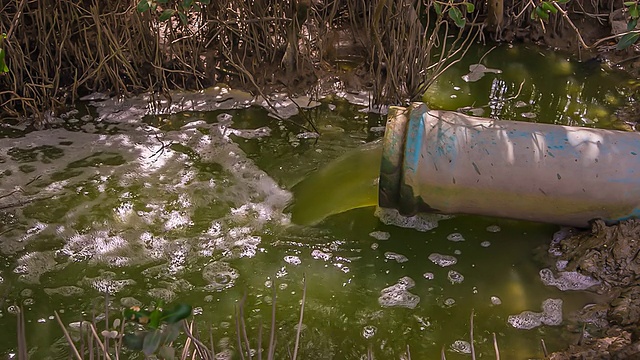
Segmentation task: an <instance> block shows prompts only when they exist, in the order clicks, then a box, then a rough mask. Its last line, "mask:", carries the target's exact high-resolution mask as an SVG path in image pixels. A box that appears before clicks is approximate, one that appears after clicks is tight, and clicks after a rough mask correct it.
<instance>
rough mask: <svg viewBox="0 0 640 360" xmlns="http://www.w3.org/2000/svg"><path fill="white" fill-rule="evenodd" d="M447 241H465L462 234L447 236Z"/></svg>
mask: <svg viewBox="0 0 640 360" xmlns="http://www.w3.org/2000/svg"><path fill="white" fill-rule="evenodd" d="M447 240H449V241H453V242H460V241H464V236H462V234H460V233H451V234H449V235H447Z"/></svg>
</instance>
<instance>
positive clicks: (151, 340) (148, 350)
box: [142, 329, 162, 356]
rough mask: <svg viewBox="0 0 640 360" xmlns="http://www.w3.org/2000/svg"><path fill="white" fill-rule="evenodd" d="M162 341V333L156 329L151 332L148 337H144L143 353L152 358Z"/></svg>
mask: <svg viewBox="0 0 640 360" xmlns="http://www.w3.org/2000/svg"><path fill="white" fill-rule="evenodd" d="M161 340H162V331H160V330H158V329H155V330H152V331H150V332H149V333H148V334H147V336H145V337H144V341H143V342H142V352H143V353H144V354H145V355H147V356H151V355H152V354H153V353H155V352H156V350H158V347H160V341H161Z"/></svg>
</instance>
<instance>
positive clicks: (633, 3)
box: [623, 1, 636, 6]
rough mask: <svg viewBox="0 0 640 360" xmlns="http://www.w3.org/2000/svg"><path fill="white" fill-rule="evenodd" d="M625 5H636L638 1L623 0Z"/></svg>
mask: <svg viewBox="0 0 640 360" xmlns="http://www.w3.org/2000/svg"><path fill="white" fill-rule="evenodd" d="M623 4H624V6H631V5H635V4H636V2H635V1H625V2H623Z"/></svg>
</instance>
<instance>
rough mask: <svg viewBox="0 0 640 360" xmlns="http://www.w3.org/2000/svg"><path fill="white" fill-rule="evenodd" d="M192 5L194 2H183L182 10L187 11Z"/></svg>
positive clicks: (187, 0)
mask: <svg viewBox="0 0 640 360" xmlns="http://www.w3.org/2000/svg"><path fill="white" fill-rule="evenodd" d="M192 4H193V0H183V1H182V8H183V9H185V10H186V9H188V8H190V7H191V5H192Z"/></svg>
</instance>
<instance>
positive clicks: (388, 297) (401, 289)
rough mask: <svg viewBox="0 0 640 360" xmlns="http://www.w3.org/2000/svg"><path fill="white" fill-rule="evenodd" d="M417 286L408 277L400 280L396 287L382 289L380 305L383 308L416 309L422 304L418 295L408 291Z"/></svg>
mask: <svg viewBox="0 0 640 360" xmlns="http://www.w3.org/2000/svg"><path fill="white" fill-rule="evenodd" d="M414 286H415V281H413V279H411V278H410V277H408V276H405V277H403V278H401V279H400V280H398V282H397V283H396V284H394V285H391V286H389V287H387V288H384V289H382V291H381V295H380V297H379V298H378V303H379V304H380V305H381V306H383V307H405V308H409V309H415V307H416V306H418V303H419V302H420V297H419V296H418V295H415V294H412V293H410V292H409V291H408V290H409V289H411V288H413V287H414Z"/></svg>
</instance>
